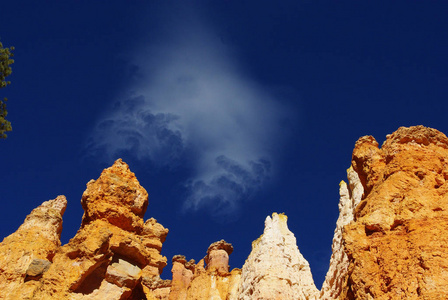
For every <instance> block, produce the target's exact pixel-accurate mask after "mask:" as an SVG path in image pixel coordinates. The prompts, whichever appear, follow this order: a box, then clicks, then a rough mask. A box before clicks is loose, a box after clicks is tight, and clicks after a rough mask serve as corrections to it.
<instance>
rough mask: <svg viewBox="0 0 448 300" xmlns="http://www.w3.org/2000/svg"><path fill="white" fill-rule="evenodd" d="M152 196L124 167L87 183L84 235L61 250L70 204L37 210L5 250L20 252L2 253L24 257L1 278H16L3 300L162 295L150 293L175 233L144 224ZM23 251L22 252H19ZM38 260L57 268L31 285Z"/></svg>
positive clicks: (153, 222) (55, 202) (59, 201)
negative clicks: (64, 216)
mask: <svg viewBox="0 0 448 300" xmlns="http://www.w3.org/2000/svg"><path fill="white" fill-rule="evenodd" d="M147 196H148V195H147V192H146V190H145V189H144V188H143V187H141V186H140V184H139V182H138V181H137V179H136V178H135V175H134V173H132V172H131V171H130V170H129V167H128V166H127V165H126V164H125V163H124V162H122V161H121V160H117V161H116V162H115V163H114V165H113V166H112V167H110V168H108V169H106V170H104V171H103V172H102V174H101V176H100V178H98V179H97V180H96V181H94V180H91V181H90V182H89V183H88V184H87V190H86V191H85V192H84V194H83V196H82V200H81V202H82V205H83V208H84V209H85V212H84V216H83V220H82V225H81V228H80V229H79V231H78V232H77V234H76V236H75V237H74V238H72V239H71V240H70V241H69V243H68V244H66V245H64V246H62V247H60V242H59V234H60V232H61V222H62V216H61V215H62V213H63V212H64V210H65V205H66V201H65V198H64V197H62V196H60V197H58V198H57V199H55V200H52V201H48V202H45V203H44V204H42V205H41V206H40V207H38V208H37V209H35V210H33V212H32V213H31V214H30V216H28V217H27V219H26V220H25V223H24V224H23V225H22V226H21V227H20V228H19V230H18V231H17V232H16V233H14V234H13V235H11V236H10V237H8V238H6V239H5V241H4V242H3V243H2V245H0V247H12V246H14V247H15V249H14V251H13V250H12V249H11V250H9V251H8V250H7V249H5V251H2V249H1V248H0V253H5V252H8V253H14V258H16V256H17V259H14V258H13V257H9V259H10V263H9V264H10V265H8V266H6V267H5V268H4V269H2V270H12V271H7V272H3V271H1V272H0V276H8V277H11V275H10V274H11V273H10V272H13V273H14V274H16V275H15V277H14V280H13V281H11V280H10V281H9V283H8V281H5V282H7V283H8V287H7V286H6V285H5V288H4V289H1V290H0V293H2V294H3V295H2V297H4V298H6V299H142V298H145V297H146V296H145V288H144V287H143V284H146V285H148V286H149V287H148V288H146V292H147V293H148V297H146V298H150V297H152V295H158V294H160V293H157V292H155V289H152V288H151V286H152V281H158V280H159V279H160V277H159V275H160V273H161V272H162V269H163V267H164V266H166V258H165V257H163V256H162V255H160V250H161V247H162V243H163V241H164V240H165V237H166V235H167V233H168V230H167V229H165V228H164V227H163V226H162V225H160V224H158V223H157V221H156V220H155V219H150V220H148V221H146V222H143V218H142V217H143V215H144V213H145V210H146V207H147V205H148V199H147ZM24 237H27V239H26V240H24V239H23V238H24ZM36 241H37V243H36ZM20 247H21V248H22V249H23V250H19V251H17V249H18V248H20ZM36 258H40V259H47V260H49V261H51V262H52V264H51V265H50V266H49V268H48V270H46V271H45V270H44V269H45V268H43V269H42V272H41V273H42V274H41V275H39V276H40V277H39V278H31V277H32V276H35V275H31V273H33V274H34V273H36V272H34V271H35V270H34V267H32V268H30V267H29V266H30V263H31V261H33V259H36ZM21 260H22V261H21ZM26 274H28V277H29V278H28V277H27V278H28V279H38V280H37V281H36V280H28V281H26V282H25V283H24V278H25V275H26ZM143 278H144V279H145V280H143ZM2 282H4V281H2ZM13 282H14V284H12V283H13ZM0 284H2V283H0ZM24 287H26V289H24ZM11 288H13V290H14V291H10V289H11ZM24 290H25V292H26V293H24V292H23V291H24ZM2 297H0V298H2ZM155 299H157V298H155Z"/></svg>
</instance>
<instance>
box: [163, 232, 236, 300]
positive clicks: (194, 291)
mask: <svg viewBox="0 0 448 300" xmlns="http://www.w3.org/2000/svg"><path fill="white" fill-rule="evenodd" d="M232 251H233V247H232V245H231V244H230V243H227V242H226V241H224V240H221V241H218V242H215V243H213V244H211V245H210V247H209V248H208V250H207V255H206V256H205V257H204V258H203V259H201V260H200V261H199V262H198V263H197V264H195V261H194V260H190V261H187V260H186V258H185V256H183V255H176V256H174V257H173V268H172V271H171V272H172V273H173V280H172V287H171V292H170V295H169V299H170V300H178V299H179V300H184V299H188V300H209V299H214V300H226V299H229V300H230V299H236V295H237V288H238V283H239V280H240V275H241V270H240V269H234V270H232V271H231V272H229V255H230V254H231V253H232Z"/></svg>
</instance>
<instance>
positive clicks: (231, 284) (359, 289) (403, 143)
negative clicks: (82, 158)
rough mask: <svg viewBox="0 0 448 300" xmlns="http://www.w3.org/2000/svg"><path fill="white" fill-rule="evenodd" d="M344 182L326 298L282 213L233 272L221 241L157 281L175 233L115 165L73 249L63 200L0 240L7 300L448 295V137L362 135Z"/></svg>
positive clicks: (86, 197)
mask: <svg viewBox="0 0 448 300" xmlns="http://www.w3.org/2000/svg"><path fill="white" fill-rule="evenodd" d="M347 178H348V183H345V182H344V181H342V182H341V183H340V185H339V193H340V199H339V218H338V220H337V222H336V229H335V231H334V239H333V244H332V250H333V254H332V256H331V259H330V266H329V270H328V273H327V276H326V279H325V282H324V284H323V286H322V289H321V291H320V292H319V291H318V290H317V289H316V287H315V285H314V282H313V278H312V275H311V270H310V266H309V264H308V262H307V261H306V260H305V258H304V257H303V256H302V254H301V253H300V251H299V249H298V247H297V243H296V238H295V236H294V234H293V233H292V232H291V231H290V230H289V229H288V226H287V217H286V215H284V214H277V213H274V214H272V216H268V217H267V218H266V221H265V228H264V232H263V234H262V235H261V236H260V238H259V239H257V240H256V241H254V242H253V243H252V252H251V253H250V255H249V257H248V258H247V260H246V262H245V264H244V266H243V268H242V269H233V270H230V269H229V258H230V255H231V254H232V252H233V246H232V245H231V244H230V243H228V242H226V241H224V240H221V241H218V242H215V243H212V244H211V245H210V247H209V248H208V250H207V251H206V255H205V257H204V258H203V259H201V260H200V261H199V262H198V263H196V262H195V261H194V260H187V259H186V258H185V256H183V255H176V256H174V257H173V260H172V261H173V266H172V280H162V279H161V278H160V274H161V272H162V269H163V268H164V267H165V266H166V258H165V257H164V256H162V254H161V251H162V244H163V242H164V241H165V239H166V236H167V234H168V229H166V228H165V227H163V226H162V225H161V224H159V223H158V222H157V221H156V220H155V219H153V218H150V219H148V220H146V221H145V220H143V216H144V214H145V211H146V208H147V206H148V194H147V192H146V190H145V189H144V188H143V187H142V186H141V185H140V183H139V182H138V180H137V178H136V177H135V175H134V173H132V172H131V171H130V169H129V166H128V165H127V164H126V163H124V162H123V161H122V160H121V159H119V160H117V161H116V162H115V163H114V164H113V166H111V167H110V168H107V169H105V170H104V171H103V172H102V173H101V175H100V177H99V178H98V179H97V180H91V181H90V182H88V183H87V189H86V191H85V192H84V193H83V195H82V199H81V204H82V207H83V209H84V215H83V218H82V222H81V227H80V229H79V230H78V232H77V234H76V235H75V236H74V237H73V238H72V239H71V240H70V241H69V242H68V243H67V244H66V245H63V246H61V242H60V234H61V230H62V216H63V214H64V212H65V208H66V206H67V200H66V199H65V197H64V196H58V197H57V198H56V199H54V200H49V201H46V202H44V203H42V205H40V206H39V207H37V208H36V209H34V210H33V211H32V212H31V213H30V214H29V215H28V216H27V217H26V219H25V221H24V223H23V224H22V225H21V226H20V227H19V229H18V230H17V231H16V232H15V233H13V234H11V235H9V236H8V237H6V238H5V239H4V240H3V242H2V243H0V300H3V299H6V300H16V299H70V300H78V299H79V300H81V299H120V300H124V299H129V300H137V299H138V300H143V299H145V300H193V299H195V300H206V299H207V300H209V299H213V300H250V299H265V300H275V299H282V300H283V299H295V300H297V299H308V300H313V299H315V300H317V299H322V300H336V299H338V300H353V299H447V298H448V292H447V291H448V272H447V270H448V246H447V245H448V235H447V234H446V228H447V227H448V184H447V180H448V138H447V137H446V136H445V135H444V134H443V133H441V132H439V131H437V130H435V129H431V128H427V127H423V126H414V127H408V128H407V127H401V128H399V129H398V130H397V131H396V132H394V133H392V134H390V135H388V136H387V138H386V141H385V142H384V143H383V145H382V146H381V147H379V144H378V142H377V141H376V140H375V139H374V138H373V137H371V136H365V137H361V138H360V139H359V140H358V141H357V142H356V144H355V149H354V151H353V155H352V162H351V166H350V168H349V169H348V170H347Z"/></svg>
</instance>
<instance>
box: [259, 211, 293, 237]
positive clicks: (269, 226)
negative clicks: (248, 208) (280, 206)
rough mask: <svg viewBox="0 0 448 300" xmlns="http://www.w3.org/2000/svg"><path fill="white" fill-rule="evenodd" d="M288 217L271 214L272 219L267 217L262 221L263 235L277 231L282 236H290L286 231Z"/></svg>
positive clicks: (287, 230) (289, 232)
mask: <svg viewBox="0 0 448 300" xmlns="http://www.w3.org/2000/svg"><path fill="white" fill-rule="evenodd" d="M287 222H288V216H286V215H285V214H283V213H281V214H278V213H273V214H272V217H269V216H267V217H266V220H265V221H264V234H266V233H268V232H270V231H277V232H280V233H282V234H285V235H286V234H292V232H291V231H289V229H288V224H287Z"/></svg>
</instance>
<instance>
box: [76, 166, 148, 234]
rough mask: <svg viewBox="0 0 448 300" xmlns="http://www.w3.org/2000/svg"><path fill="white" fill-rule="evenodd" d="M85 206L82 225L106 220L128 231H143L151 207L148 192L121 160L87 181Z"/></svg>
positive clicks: (83, 203)
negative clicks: (146, 213)
mask: <svg viewBox="0 0 448 300" xmlns="http://www.w3.org/2000/svg"><path fill="white" fill-rule="evenodd" d="M81 204H82V207H83V209H84V216H83V217H82V224H81V227H84V226H85V225H87V224H89V223H90V222H92V221H94V220H100V219H104V220H107V222H108V223H110V224H112V225H115V226H117V227H119V228H121V229H124V230H126V231H133V232H137V233H140V231H141V230H142V229H143V216H144V214H145V212H146V208H147V206H148V193H147V192H146V190H145V189H144V188H143V187H142V186H141V185H140V183H139V182H138V180H137V178H136V177H135V174H134V173H132V172H131V171H130V170H129V166H128V165H127V164H126V163H124V162H123V161H122V160H121V159H118V160H117V161H116V162H115V163H114V165H113V166H112V167H111V168H108V169H105V170H104V171H103V172H102V173H101V176H100V178H98V179H97V180H91V181H90V182H88V183H87V189H86V191H85V192H84V194H83V195H82V199H81Z"/></svg>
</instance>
